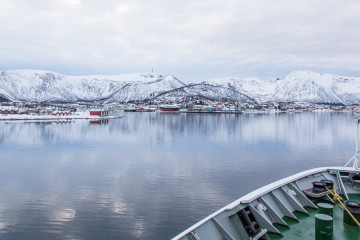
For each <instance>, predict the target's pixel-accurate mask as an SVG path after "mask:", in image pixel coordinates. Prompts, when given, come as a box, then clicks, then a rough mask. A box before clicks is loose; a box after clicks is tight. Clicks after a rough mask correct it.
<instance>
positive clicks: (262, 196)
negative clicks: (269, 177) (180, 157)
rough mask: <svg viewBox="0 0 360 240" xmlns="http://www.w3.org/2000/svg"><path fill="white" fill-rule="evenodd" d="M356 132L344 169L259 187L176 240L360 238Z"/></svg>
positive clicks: (319, 171) (325, 169)
mask: <svg viewBox="0 0 360 240" xmlns="http://www.w3.org/2000/svg"><path fill="white" fill-rule="evenodd" d="M357 128H358V135H357V144H356V145H357V148H356V153H355V155H354V156H353V157H352V158H351V159H350V160H349V161H348V162H347V164H346V165H345V166H343V167H342V166H335V167H322V168H314V169H310V170H307V171H303V172H300V173H297V174H295V175H292V176H289V177H287V178H284V179H281V180H279V181H276V182H274V183H271V184H268V185H266V186H264V187H261V188H259V189H257V190H255V191H253V192H251V193H249V194H247V195H245V196H243V197H241V198H239V199H237V200H235V201H234V202H232V203H230V204H228V205H226V206H225V207H223V208H221V209H220V210H218V211H216V212H215V213H213V214H211V215H209V216H208V217H206V218H204V219H203V220H201V221H200V222H198V223H196V224H194V225H193V226H191V227H189V228H188V229H186V230H185V231H183V232H182V233H180V234H179V235H177V236H175V237H174V238H173V240H203V239H206V240H223V239H228V240H255V239H291V240H292V239H295V240H296V239H348V240H355V239H360V223H359V222H360V169H359V147H358V146H359V144H358V139H359V124H358V127H357ZM351 164H352V166H351Z"/></svg>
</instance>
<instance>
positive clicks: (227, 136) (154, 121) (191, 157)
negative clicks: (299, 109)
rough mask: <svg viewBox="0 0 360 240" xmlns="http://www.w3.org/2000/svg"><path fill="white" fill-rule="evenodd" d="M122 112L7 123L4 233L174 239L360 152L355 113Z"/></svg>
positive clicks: (0, 139)
mask: <svg viewBox="0 0 360 240" xmlns="http://www.w3.org/2000/svg"><path fill="white" fill-rule="evenodd" d="M120 115H124V117H123V118H121V119H112V120H109V121H103V122H96V121H95V122H90V121H89V120H76V121H69V122H55V121H54V122H0V166H1V167H0V239H169V238H171V237H173V236H175V235H177V234H178V233H180V232H181V231H183V230H185V229H186V228H187V227H189V226H191V225H192V224H194V223H195V222H197V221H199V220H200V219H202V218H203V217H205V216H207V215H209V214H211V213H212V212H214V211H216V210H218V209H219V208H221V207H222V206H224V205H225V204H228V203H230V202H232V201H234V200H235V199H237V198H239V197H241V196H242V195H244V194H246V193H248V192H250V191H252V190H254V189H256V188H258V187H261V186H263V185H265V184H268V183H270V182H272V181H275V180H278V179H281V178H283V177H286V176H289V175H291V174H294V173H297V172H299V171H303V170H306V169H309V168H314V167H320V166H334V165H344V164H345V163H346V162H347V161H348V160H349V159H350V158H351V157H352V156H353V155H354V153H355V139H356V124H355V123H354V120H353V115H352V114H351V113H288V114H242V115H224V114H223V115H221V114H183V113H175V114H172V113H120Z"/></svg>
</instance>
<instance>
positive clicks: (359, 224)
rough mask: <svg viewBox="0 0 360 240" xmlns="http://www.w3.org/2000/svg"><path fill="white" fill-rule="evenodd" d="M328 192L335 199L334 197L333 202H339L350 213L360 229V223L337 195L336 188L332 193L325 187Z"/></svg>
mask: <svg viewBox="0 0 360 240" xmlns="http://www.w3.org/2000/svg"><path fill="white" fill-rule="evenodd" d="M325 188H326V190H328V191H329V192H330V193H331V194H332V195H333V196H334V197H333V201H334V202H335V203H336V202H337V201H339V203H340V204H341V205H342V206H343V208H344V209H345V210H346V211H347V212H348V214H349V215H350V217H351V218H352V219H353V220H354V221H355V222H356V224H357V225H358V226H359V227H360V223H359V221H358V220H356V218H355V217H354V216H353V215H352V213H351V212H350V211H349V210H348V209H347V207H346V206H345V205H344V204H343V203H342V201H341V200H340V196H339V195H338V194H337V193H336V188H335V186H334V187H333V188H334V192H332V191H331V190H330V189H328V188H327V187H325Z"/></svg>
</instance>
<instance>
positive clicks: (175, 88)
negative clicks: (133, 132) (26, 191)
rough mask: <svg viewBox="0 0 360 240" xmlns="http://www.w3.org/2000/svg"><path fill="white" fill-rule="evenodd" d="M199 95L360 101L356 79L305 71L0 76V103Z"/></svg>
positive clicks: (32, 72)
mask: <svg viewBox="0 0 360 240" xmlns="http://www.w3.org/2000/svg"><path fill="white" fill-rule="evenodd" d="M195 96H196V97H202V98H206V99H211V100H231V101H242V102H244V101H245V102H248V101H254V100H255V101H258V102H268V101H276V102H294V101H297V102H299V101H300V102H313V103H335V104H339V103H340V104H354V103H355V104H356V103H357V104H358V103H360V78H358V77H357V78H355V77H345V76H337V75H332V74H322V73H316V72H309V71H297V72H292V73H290V74H289V75H288V76H286V77H285V78H283V79H279V78H277V79H265V80H262V79H258V78H247V79H234V78H222V79H215V80H210V81H207V82H202V83H193V84H184V83H183V82H181V81H180V80H178V79H177V78H175V77H174V76H172V75H159V74H153V73H135V74H123V75H94V76H66V75H62V74H59V73H55V72H49V71H37V70H15V71H3V72H1V73H0V99H1V98H5V99H9V100H11V101H29V102H129V101H137V100H147V99H155V98H162V99H173V98H179V97H195Z"/></svg>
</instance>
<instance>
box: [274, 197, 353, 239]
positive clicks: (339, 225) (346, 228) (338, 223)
mask: <svg viewBox="0 0 360 240" xmlns="http://www.w3.org/2000/svg"><path fill="white" fill-rule="evenodd" d="M349 198H350V199H351V200H356V201H360V195H355V194H352V195H349ZM306 210H307V212H308V213H309V214H310V216H309V215H306V214H303V213H299V212H295V213H294V214H295V216H296V218H297V219H298V220H299V222H297V221H295V220H293V219H290V218H285V219H284V220H285V222H286V223H287V224H288V225H289V227H290V228H287V227H283V226H279V225H277V226H276V227H277V229H278V230H279V231H280V232H281V234H282V235H283V237H282V236H278V235H275V234H271V233H270V234H268V235H269V238H270V239H271V240H276V239H283V240H286V239H291V240H297V239H299V240H300V239H301V240H303V239H315V214H316V213H317V210H316V209H313V208H307V209H306ZM333 218H334V222H333V227H334V231H333V240H343V239H347V240H359V239H360V228H359V227H355V226H350V225H347V224H344V223H343V208H342V206H341V204H340V203H336V204H335V206H334V209H333Z"/></svg>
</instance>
